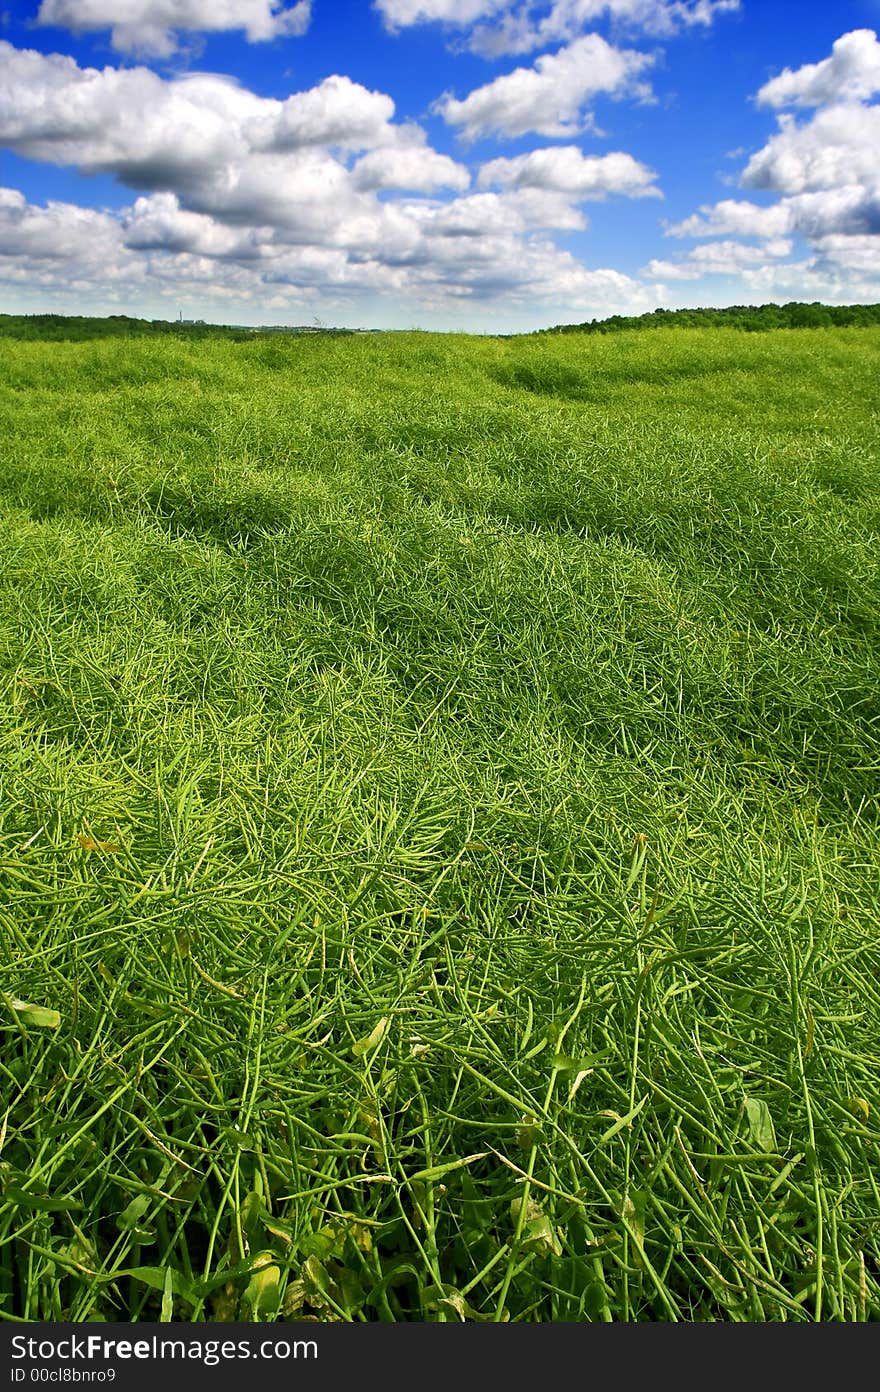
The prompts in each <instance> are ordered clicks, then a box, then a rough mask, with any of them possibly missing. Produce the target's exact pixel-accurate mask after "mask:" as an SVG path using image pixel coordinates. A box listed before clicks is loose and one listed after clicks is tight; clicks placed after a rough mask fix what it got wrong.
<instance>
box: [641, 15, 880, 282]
mask: <svg viewBox="0 0 880 1392" xmlns="http://www.w3.org/2000/svg"><path fill="white" fill-rule="evenodd" d="M877 91H880V44H878V42H877V38H876V35H875V34H874V33H873V32H872V31H871V30H867V29H861V30H856V31H854V32H852V33H849V34H844V35H843V36H842V37H841V38H840V39H838V40H837V42H836V43H835V44H834V46H833V49H832V52H831V56H830V57H829V58H825V59H823V60H822V61H821V62H818V63H811V64H807V65H806V66H805V67H801V68H798V69H796V70H792V69H789V68H786V70H785V71H784V72H783V73H782V74H781V75H780V76H779V77H775V78H773V79H772V80H771V81H770V82H768V83H766V84H765V86H764V87H762V88H761V90H760V92H759V93H758V99H759V101H760V102H761V104H762V105H765V106H771V107H776V108H780V107H784V106H801V107H813V108H815V110H814V111H813V112H812V113H811V114H810V115H809V117H807V118H806V119H804V118H801V119H800V120H799V119H798V118H797V117H796V116H795V115H793V114H792V113H790V112H781V113H780V114H779V115H778V117H777V124H778V129H777V130H776V132H775V134H773V135H772V136H771V137H770V139H769V140H768V141H767V143H766V144H765V145H764V146H763V147H762V148H761V149H760V150H757V151H756V152H755V153H754V154H753V155H752V156H751V158H750V159H749V160H748V162H747V164H746V167H745V169H744V170H743V173H742V176H741V183H742V184H743V185H744V186H745V187H746V188H750V189H756V190H758V191H760V192H762V193H764V194H767V195H771V196H774V197H775V201H774V202H772V203H769V204H766V205H763V206H762V205H759V204H757V203H753V202H750V201H748V200H745V199H724V200H723V201H722V202H720V203H717V204H716V205H715V206H714V207H711V206H704V207H703V208H701V209H700V211H699V213H696V214H694V215H693V216H691V217H689V218H685V219H684V220H683V221H682V222H679V223H677V224H676V225H675V226H673V227H670V228H668V229H667V232H668V235H670V236H675V237H699V238H704V237H724V236H733V237H753V238H762V239H765V240H763V241H762V243H761V245H760V246H759V247H755V248H752V251H753V252H754V255H753V256H752V257H751V260H752V261H753V263H754V264H752V265H749V260H750V257H749V256H748V255H747V253H746V251H745V250H740V251H738V252H736V253H731V251H730V247H731V245H732V244H731V243H729V242H711V243H709V244H708V245H706V246H704V247H700V248H697V249H696V250H695V251H692V252H690V253H689V254H688V255H687V256H685V257H684V258H682V259H679V260H675V261H672V262H652V263H651V266H650V268H649V270H650V271H651V273H653V274H661V273H662V274H663V275H665V276H666V277H668V278H674V277H677V278H679V279H681V278H685V277H687V278H691V277H692V276H694V275H696V274H699V269H698V268H699V267H703V268H706V267H708V266H710V265H713V267H714V266H717V268H718V269H719V270H721V271H722V273H727V270H729V271H731V272H732V271H733V270H734V261H736V260H737V259H738V260H739V264H740V266H741V272H742V276H743V279H744V280H745V281H746V283H747V284H748V285H749V286H750V287H751V288H752V289H753V290H755V289H763V290H765V291H772V290H773V289H774V288H775V289H776V290H782V289H785V288H787V289H788V290H789V291H790V290H791V289H792V287H793V286H798V287H800V293H804V294H806V293H808V292H810V291H812V292H813V293H815V294H827V296H828V297H829V298H832V299H840V298H841V297H843V298H846V296H847V294H849V296H850V297H851V298H855V299H857V298H863V297H865V296H867V297H868V298H871V297H872V296H873V297H875V298H876V297H877V295H878V294H880V284H877V283H876V278H875V279H874V280H872V279H871V277H872V276H874V269H875V267H876V265H877V261H878V258H880V250H878V249H880V158H878V150H880V105H872V104H870V103H869V102H868V100H867V99H868V98H869V97H870V96H871V95H873V94H874V93H875V92H877ZM794 237H799V238H802V239H803V240H804V241H805V242H806V243H807V244H808V247H809V249H810V254H809V256H808V257H807V258H806V259H802V260H800V261H796V262H789V263H788V264H787V265H779V264H774V262H775V261H776V258H775V257H774V255H772V254H770V253H769V251H768V248H769V247H770V246H771V244H772V243H771V241H768V240H766V239H774V238H775V239H776V242H777V244H778V245H780V246H781V245H783V244H784V239H790V238H794ZM780 239H782V240H780ZM723 268H727V270H724V269H723Z"/></svg>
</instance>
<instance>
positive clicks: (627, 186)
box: [479, 145, 661, 200]
mask: <svg viewBox="0 0 880 1392" xmlns="http://www.w3.org/2000/svg"><path fill="white" fill-rule="evenodd" d="M656 178H657V175H656V174H655V173H654V171H653V170H652V169H649V168H648V167H647V165H644V164H641V163H640V162H639V161H638V160H636V159H633V157H632V155H627V154H624V153H623V152H622V151H616V152H615V153H614V154H610V155H584V154H582V152H581V151H580V150H579V149H578V147H577V146H576V145H562V146H552V147H550V148H549V149H543V150H532V151H530V152H529V153H528V154H526V155H516V156H514V157H513V158H512V159H495V160H490V161H489V162H488V163H487V164H484V165H483V166H482V168H481V170H480V175H479V182H480V184H481V186H482V187H484V188H491V187H495V188H510V189H542V190H548V191H553V192H555V193H563V194H567V195H568V196H569V197H572V198H575V199H578V200H581V199H603V198H606V197H608V195H610V194H620V195H624V196H626V197H629V198H646V197H654V198H658V197H660V196H661V195H660V190H659V189H658V188H657V186H656V183H655V180H656Z"/></svg>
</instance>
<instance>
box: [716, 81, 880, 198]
mask: <svg viewBox="0 0 880 1392" xmlns="http://www.w3.org/2000/svg"><path fill="white" fill-rule="evenodd" d="M878 149H880V106H860V105H858V104H856V103H852V102H848V103H845V104H840V105H836V106H826V107H823V108H821V109H820V110H819V111H817V112H816V114H815V116H813V118H812V119H811V120H810V121H808V122H806V123H805V124H803V125H798V123H797V122H796V121H795V119H794V117H792V116H789V115H784V116H781V117H780V129H779V131H778V133H777V134H776V135H774V136H772V137H771V139H770V140H768V142H767V144H766V145H765V146H764V148H763V149H762V150H759V151H758V152H757V154H755V155H753V156H752V158H751V159H750V160H749V163H748V164H747V166H746V169H745V172H744V174H743V179H742V181H743V183H744V184H745V185H746V187H747V188H755V189H767V190H770V191H772V192H774V193H783V194H793V193H807V192H810V191H811V190H816V189H828V188H838V187H841V186H842V185H845V184H855V183H859V184H862V185H864V186H865V187H874V186H875V185H876V184H877V183H878V181H880V161H878V158H877V151H878Z"/></svg>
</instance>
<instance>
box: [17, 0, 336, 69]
mask: <svg viewBox="0 0 880 1392" xmlns="http://www.w3.org/2000/svg"><path fill="white" fill-rule="evenodd" d="M310 18H311V0H297V2H296V3H294V4H287V3H285V0H42V4H41V5H40V9H39V13H38V15H37V23H38V24H44V25H55V26H58V27H59V28H63V29H70V30H71V31H72V32H73V33H74V34H83V33H89V32H100V31H102V30H105V29H109V30H110V42H111V43H112V45H113V47H114V48H115V49H117V50H119V51H120V52H122V53H142V54H144V55H151V56H153V57H158V58H167V57H170V55H171V54H172V53H174V52H175V51H176V50H177V48H178V47H179V42H180V40H179V35H180V34H181V33H187V32H190V33H191V32H196V33H201V34H205V33H220V32H223V31H227V30H242V31H243V32H244V34H245V37H246V38H247V39H248V41H249V42H250V43H264V42H266V41H267V40H269V39H277V38H286V37H289V36H298V35H300V34H304V33H305V31H306V29H307V28H308V26H309V20H310Z"/></svg>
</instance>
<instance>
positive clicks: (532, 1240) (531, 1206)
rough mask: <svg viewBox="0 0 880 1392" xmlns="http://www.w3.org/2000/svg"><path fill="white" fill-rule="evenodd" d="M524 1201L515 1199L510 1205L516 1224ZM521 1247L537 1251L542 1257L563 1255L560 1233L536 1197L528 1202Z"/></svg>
mask: <svg viewBox="0 0 880 1392" xmlns="http://www.w3.org/2000/svg"><path fill="white" fill-rule="evenodd" d="M522 1204H523V1201H522V1199H521V1198H519V1199H514V1200H513V1202H512V1203H511V1205H510V1217H511V1219H512V1221H513V1223H514V1224H516V1223H517V1222H518V1221H519V1216H520V1212H521V1210H522ZM520 1248H521V1250H522V1251H523V1252H537V1254H538V1256H540V1257H549V1256H553V1257H561V1256H562V1243H561V1242H560V1241H559V1235H558V1233H557V1231H556V1229H555V1228H554V1226H553V1224H552V1223H551V1221H550V1219H549V1218H548V1217H547V1214H546V1213H545V1212H544V1210H543V1208H542V1207H541V1205H540V1204H539V1203H537V1202H536V1201H535V1199H529V1201H528V1203H527V1204H526V1211H525V1222H524V1224H523V1227H522V1232H521V1234H520Z"/></svg>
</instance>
